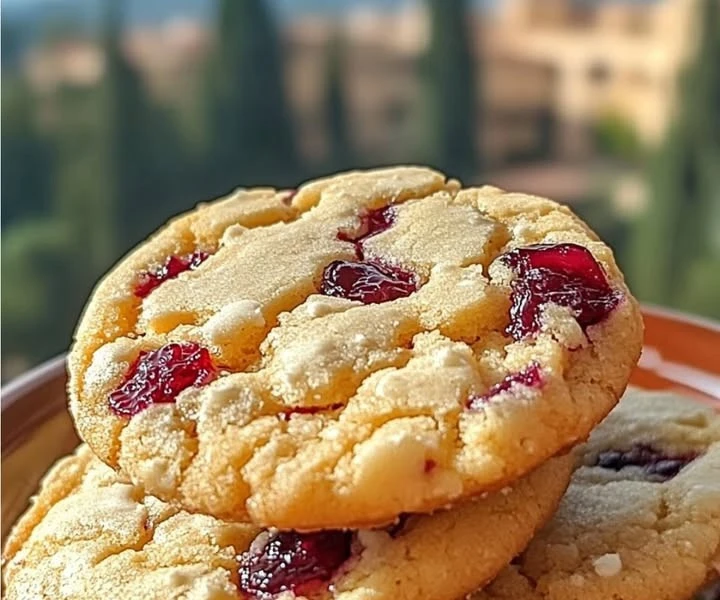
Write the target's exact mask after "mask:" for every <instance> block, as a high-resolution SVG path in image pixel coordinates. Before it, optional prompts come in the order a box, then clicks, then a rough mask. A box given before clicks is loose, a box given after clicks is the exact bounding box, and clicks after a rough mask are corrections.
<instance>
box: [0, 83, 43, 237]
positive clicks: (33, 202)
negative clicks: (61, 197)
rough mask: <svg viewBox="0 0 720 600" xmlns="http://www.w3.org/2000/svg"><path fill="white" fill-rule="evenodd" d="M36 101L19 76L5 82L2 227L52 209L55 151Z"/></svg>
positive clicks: (2, 142) (2, 127)
mask: <svg viewBox="0 0 720 600" xmlns="http://www.w3.org/2000/svg"><path fill="white" fill-rule="evenodd" d="M35 110H36V107H35V102H34V98H33V96H32V94H31V93H30V90H29V89H28V88H27V85H26V84H25V82H23V81H22V80H19V79H18V78H5V79H4V80H3V82H2V125H1V130H2V134H1V141H0V143H1V144H2V184H1V194H2V198H3V207H2V227H3V229H4V228H5V227H6V225H9V224H12V223H14V222H16V221H18V220H20V219H24V218H27V217H29V216H34V215H35V216H37V215H40V214H42V213H43V212H44V211H46V210H47V209H48V206H49V203H50V195H51V188H50V182H51V158H52V157H51V153H50V147H49V145H48V141H47V140H46V139H45V138H43V137H42V136H41V134H40V132H39V131H38V129H37V127H36V124H35Z"/></svg>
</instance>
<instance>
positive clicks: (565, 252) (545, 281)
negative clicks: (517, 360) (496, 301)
mask: <svg viewBox="0 0 720 600" xmlns="http://www.w3.org/2000/svg"><path fill="white" fill-rule="evenodd" d="M501 260H503V261H504V262H506V263H507V264H508V265H509V266H510V267H512V268H513V269H514V270H515V272H516V273H517V277H516V278H515V279H514V280H513V282H512V284H511V288H512V292H511V294H510V324H509V325H508V327H507V329H506V332H507V333H508V334H509V335H511V336H512V337H513V338H515V339H516V340H519V339H522V338H524V337H525V336H527V335H530V334H533V333H536V332H537V331H538V330H539V329H540V326H541V322H540V318H541V313H542V308H543V306H544V305H545V304H547V303H548V302H553V303H555V304H559V305H560V306H566V307H568V308H570V309H572V311H573V313H574V314H575V317H576V318H577V320H578V323H579V324H580V326H581V327H582V328H583V330H585V329H586V328H587V327H589V326H590V325H595V324H597V323H599V322H600V321H602V320H603V319H605V318H606V317H607V316H608V315H609V314H610V312H611V311H612V310H613V309H614V308H615V307H616V306H617V305H618V303H619V302H620V298H621V295H620V293H619V292H618V291H616V290H614V289H613V288H612V287H610V284H609V283H608V280H607V277H606V276H605V273H604V271H603V270H602V267H601V266H600V265H599V264H598V262H597V261H596V260H595V258H594V257H593V255H592V253H591V252H590V251H589V250H588V249H587V248H584V247H583V246H578V245H577V244H539V245H535V246H528V247H527V248H518V249H517V250H512V251H511V252H508V253H507V254H505V255H504V256H503V257H502V258H501Z"/></svg>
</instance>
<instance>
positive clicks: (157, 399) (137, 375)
mask: <svg viewBox="0 0 720 600" xmlns="http://www.w3.org/2000/svg"><path fill="white" fill-rule="evenodd" d="M216 377H217V367H216V366H215V365H214V364H213V362H212V359H211V358H210V353H209V352H208V350H207V348H203V347H202V346H200V345H198V344H195V343H172V344H167V345H166V346H163V347H162V348H159V349H158V350H151V351H150V352H141V353H140V355H139V356H138V357H137V359H136V360H135V362H134V363H133V364H132V365H131V367H130V369H129V370H128V372H127V375H126V378H125V383H123V385H122V386H121V387H120V388H118V389H117V390H115V391H114V392H112V393H111V394H110V397H109V399H108V403H109V405H110V409H111V410H112V411H113V412H114V413H115V414H116V415H119V416H122V417H131V416H133V415H135V414H137V413H139V412H140V411H142V410H145V409H146V408H147V407H148V406H150V405H151V404H156V403H161V402H173V401H174V400H175V398H176V396H177V395H178V394H179V393H180V392H182V391H183V390H184V389H186V388H189V387H190V386H195V387H200V386H201V385H205V384H207V383H210V382H211V381H212V380H213V379H215V378H216Z"/></svg>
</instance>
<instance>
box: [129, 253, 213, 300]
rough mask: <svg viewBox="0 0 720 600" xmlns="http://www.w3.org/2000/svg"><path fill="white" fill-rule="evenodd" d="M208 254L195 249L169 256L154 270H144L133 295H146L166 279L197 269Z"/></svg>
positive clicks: (143, 296)
mask: <svg viewBox="0 0 720 600" xmlns="http://www.w3.org/2000/svg"><path fill="white" fill-rule="evenodd" d="M209 256H210V255H209V254H208V253H207V252H203V251H202V250H196V251H195V252H193V253H192V254H188V255H186V256H174V255H173V256H169V257H168V258H167V260H166V261H165V264H164V265H163V266H161V267H159V268H157V269H155V270H154V271H145V272H143V273H141V274H140V278H139V280H138V282H137V285H136V286H135V295H136V296H137V297H138V298H145V297H147V296H148V295H149V294H150V292H152V291H153V290H154V289H155V288H156V287H158V286H159V285H160V284H161V283H163V282H164V281H167V280H168V279H174V278H175V277H177V276H178V275H180V273H184V272H185V271H192V270H194V269H197V268H198V267H199V266H200V265H201V264H202V263H203V262H205V260H207V258H208V257H209Z"/></svg>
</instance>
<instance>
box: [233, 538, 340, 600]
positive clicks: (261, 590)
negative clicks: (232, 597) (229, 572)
mask: <svg viewBox="0 0 720 600" xmlns="http://www.w3.org/2000/svg"><path fill="white" fill-rule="evenodd" d="M351 544H352V533H350V532H349V531H335V530H326V531H319V532H316V533H297V532H295V531H283V532H276V533H272V534H268V533H267V532H265V533H261V534H260V535H259V536H258V537H257V538H255V540H254V541H253V543H252V545H251V546H250V549H249V550H248V551H247V552H243V553H242V554H241V555H240V556H239V557H238V558H239V562H240V569H239V576H240V583H239V587H240V591H241V592H242V593H243V594H245V595H246V597H248V598H263V599H264V598H270V597H272V596H274V595H276V594H279V593H281V592H285V591H292V592H295V593H296V594H307V593H310V592H312V591H314V590H315V591H319V588H321V587H322V586H323V585H324V584H325V583H326V582H328V581H329V580H330V579H331V578H332V576H333V574H334V573H335V571H337V569H338V568H339V567H340V566H341V565H342V564H343V563H344V562H345V561H346V560H347V559H348V558H350V548H351Z"/></svg>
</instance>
